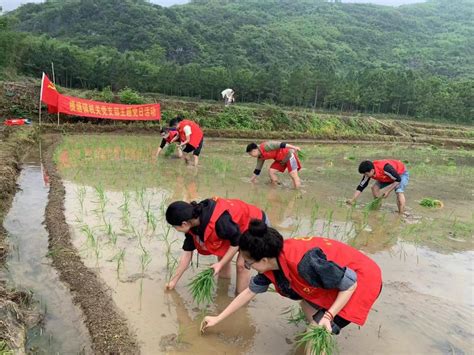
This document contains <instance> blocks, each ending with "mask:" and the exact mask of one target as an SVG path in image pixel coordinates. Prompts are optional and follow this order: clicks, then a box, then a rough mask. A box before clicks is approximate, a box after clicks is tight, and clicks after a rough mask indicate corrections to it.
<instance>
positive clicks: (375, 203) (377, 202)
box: [365, 197, 383, 211]
mask: <svg viewBox="0 0 474 355" xmlns="http://www.w3.org/2000/svg"><path fill="white" fill-rule="evenodd" d="M382 201H383V197H377V198H374V199H373V200H372V201H371V202H369V203H368V204H367V205H365V210H366V211H375V210H378V209H379V208H380V207H381V206H382Z"/></svg>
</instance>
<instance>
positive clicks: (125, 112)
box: [41, 75, 161, 121]
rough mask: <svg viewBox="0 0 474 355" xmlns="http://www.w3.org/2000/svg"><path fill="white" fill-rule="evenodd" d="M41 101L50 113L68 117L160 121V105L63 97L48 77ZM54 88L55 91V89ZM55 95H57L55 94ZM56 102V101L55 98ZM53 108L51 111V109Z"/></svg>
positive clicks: (44, 84)
mask: <svg viewBox="0 0 474 355" xmlns="http://www.w3.org/2000/svg"><path fill="white" fill-rule="evenodd" d="M41 87H42V92H41V100H42V101H43V102H44V103H45V104H47V105H48V112H50V113H51V112H60V113H65V114H67V115H74V116H84V117H96V118H108V119H112V120H139V121H145V120H159V119H160V118H161V112H160V104H147V105H122V104H110V103H107V102H100V101H92V100H86V99H81V98H78V97H71V96H65V95H61V94H59V93H58V92H57V91H56V88H55V87H54V84H53V83H51V82H50V81H49V79H48V77H47V76H46V75H44V76H43V82H42V85H41ZM53 88H54V89H53ZM54 93H55V94H54ZM53 95H55V97H56V101H54V96H53ZM50 108H51V109H50Z"/></svg>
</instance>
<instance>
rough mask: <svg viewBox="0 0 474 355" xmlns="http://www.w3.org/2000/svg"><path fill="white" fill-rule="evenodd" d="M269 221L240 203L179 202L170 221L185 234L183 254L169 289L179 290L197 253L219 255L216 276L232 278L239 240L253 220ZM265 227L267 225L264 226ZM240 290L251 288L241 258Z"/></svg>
mask: <svg viewBox="0 0 474 355" xmlns="http://www.w3.org/2000/svg"><path fill="white" fill-rule="evenodd" d="M255 218H256V219H262V220H264V221H266V220H267V218H266V215H265V213H264V212H263V211H262V210H261V209H259V208H258V207H255V206H253V205H250V204H248V203H245V202H243V201H241V200H236V199H223V198H218V197H216V198H212V199H206V200H203V201H201V202H199V203H197V202H195V201H193V202H191V203H188V202H184V201H176V202H173V203H172V204H170V205H169V206H168V209H167V210H166V221H167V222H168V223H169V224H170V225H172V226H173V227H174V228H175V229H176V230H177V231H178V232H182V233H184V234H185V239H184V244H183V254H182V255H181V258H180V261H179V264H178V267H177V269H176V272H175V274H174V276H173V277H172V279H171V281H170V282H169V283H167V284H166V289H168V290H172V289H174V288H175V286H176V284H177V283H178V281H179V279H180V278H181V276H182V275H183V273H184V272H185V271H186V269H187V268H188V267H189V264H190V263H191V260H192V257H193V252H194V250H197V252H198V253H199V254H203V255H216V256H217V258H218V261H217V262H216V263H215V264H213V265H212V268H213V269H214V275H218V276H221V277H224V278H230V271H231V270H230V267H231V260H232V258H233V257H234V255H235V254H237V252H238V251H239V240H240V236H241V234H242V233H243V232H245V231H246V230H247V228H248V226H249V223H250V221H251V220H252V219H255ZM262 223H263V222H262ZM236 268H237V270H236V275H237V282H236V284H237V287H236V293H240V292H242V291H243V290H245V289H246V288H247V287H248V284H249V280H250V273H249V270H247V269H246V268H245V267H244V260H243V259H242V257H241V256H240V254H239V256H238V257H237V266H236Z"/></svg>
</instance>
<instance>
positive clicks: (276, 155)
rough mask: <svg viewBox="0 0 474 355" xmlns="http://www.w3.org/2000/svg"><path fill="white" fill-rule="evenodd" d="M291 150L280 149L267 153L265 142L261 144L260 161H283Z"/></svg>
mask: <svg viewBox="0 0 474 355" xmlns="http://www.w3.org/2000/svg"><path fill="white" fill-rule="evenodd" d="M289 150H290V149H289V148H280V149H276V150H271V151H269V152H267V151H266V150H265V142H263V143H262V144H260V157H259V159H263V160H267V159H273V160H276V161H282V160H283V159H285V157H286V155H287V154H288V151H289Z"/></svg>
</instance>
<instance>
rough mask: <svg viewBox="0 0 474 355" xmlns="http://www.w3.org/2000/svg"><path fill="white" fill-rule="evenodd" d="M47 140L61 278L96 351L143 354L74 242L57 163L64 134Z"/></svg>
mask: <svg viewBox="0 0 474 355" xmlns="http://www.w3.org/2000/svg"><path fill="white" fill-rule="evenodd" d="M46 140H47V142H46V143H47V149H46V153H45V155H44V165H45V168H46V170H47V172H48V174H49V181H50V192H49V201H48V204H47V206H46V219H45V221H46V228H47V230H48V232H49V250H50V254H51V258H52V260H53V265H54V267H55V268H56V269H57V270H58V272H59V274H60V279H61V280H62V281H63V282H65V283H66V284H67V285H68V286H69V288H70V290H71V291H72V294H73V298H74V302H75V303H76V304H78V305H79V306H80V307H81V309H82V311H83V312H84V315H85V317H86V326H87V328H88V330H89V333H90V336H91V341H92V347H93V350H94V352H95V353H101V354H103V353H121V354H135V353H139V346H138V343H137V341H136V338H135V335H134V334H133V333H132V332H131V331H130V330H129V329H128V325H127V321H126V319H125V317H123V315H122V314H121V313H120V311H119V310H118V309H117V307H116V306H115V303H114V302H113V300H112V298H111V295H110V293H111V291H110V290H109V289H108V288H107V287H106V286H105V285H104V284H103V282H102V281H101V280H100V279H99V277H98V276H97V275H96V274H95V273H94V272H92V271H91V270H90V269H88V268H87V267H86V266H85V265H84V264H83V262H82V261H81V258H80V256H79V254H78V251H77V249H76V248H75V247H74V246H73V245H72V243H71V239H70V233H69V226H68V225H67V223H66V220H65V216H64V197H65V189H64V185H63V183H62V181H61V178H60V177H59V174H58V173H57V170H56V167H55V165H54V163H53V154H54V149H55V147H56V145H57V144H58V143H59V141H60V136H58V135H51V136H47V139H46ZM53 142H54V143H53Z"/></svg>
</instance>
